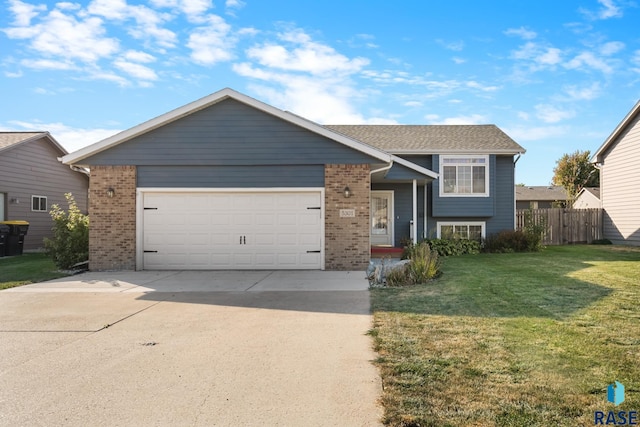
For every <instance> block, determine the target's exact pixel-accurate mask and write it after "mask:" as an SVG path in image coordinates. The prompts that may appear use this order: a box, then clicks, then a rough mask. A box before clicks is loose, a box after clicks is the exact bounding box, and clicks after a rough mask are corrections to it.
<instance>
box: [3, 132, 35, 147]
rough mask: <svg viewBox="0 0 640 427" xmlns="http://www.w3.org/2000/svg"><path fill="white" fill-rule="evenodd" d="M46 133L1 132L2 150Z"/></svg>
mask: <svg viewBox="0 0 640 427" xmlns="http://www.w3.org/2000/svg"><path fill="white" fill-rule="evenodd" d="M44 134H45V133H44V132H0V150H3V149H5V148H8V147H10V146H12V145H15V144H19V143H21V142H23V141H26V140H27V139H30V138H33V137H34V136H38V135H44Z"/></svg>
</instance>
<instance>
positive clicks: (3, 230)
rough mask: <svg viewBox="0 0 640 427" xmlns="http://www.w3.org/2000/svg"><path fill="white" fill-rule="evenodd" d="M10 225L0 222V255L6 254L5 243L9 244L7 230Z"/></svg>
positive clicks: (8, 230)
mask: <svg viewBox="0 0 640 427" xmlns="http://www.w3.org/2000/svg"><path fill="white" fill-rule="evenodd" d="M10 231H11V227H9V226H8V225H6V224H0V257H3V256H5V255H6V254H7V245H8V244H9V232H10Z"/></svg>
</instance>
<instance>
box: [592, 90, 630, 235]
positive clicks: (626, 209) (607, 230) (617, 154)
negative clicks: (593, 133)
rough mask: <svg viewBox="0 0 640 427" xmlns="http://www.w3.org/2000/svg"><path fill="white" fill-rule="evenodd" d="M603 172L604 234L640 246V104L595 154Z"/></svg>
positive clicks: (601, 191)
mask: <svg viewBox="0 0 640 427" xmlns="http://www.w3.org/2000/svg"><path fill="white" fill-rule="evenodd" d="M591 161H592V162H594V163H596V166H597V167H598V168H599V169H600V201H601V203H602V209H603V215H602V217H603V224H602V226H603V234H604V237H605V238H607V239H609V240H611V241H612V242H613V243H624V244H631V245H640V192H639V191H638V188H640V169H639V168H638V163H639V162H640V101H638V103H637V104H636V105H635V106H634V107H633V108H632V109H631V111H630V112H629V114H627V116H626V117H625V118H624V119H623V120H622V122H620V124H619V125H618V126H617V127H616V128H615V129H614V131H613V133H611V135H609V137H608V138H607V139H606V140H605V141H604V143H603V144H602V146H601V147H600V148H598V151H596V153H595V154H594V155H593V157H592V158H591Z"/></svg>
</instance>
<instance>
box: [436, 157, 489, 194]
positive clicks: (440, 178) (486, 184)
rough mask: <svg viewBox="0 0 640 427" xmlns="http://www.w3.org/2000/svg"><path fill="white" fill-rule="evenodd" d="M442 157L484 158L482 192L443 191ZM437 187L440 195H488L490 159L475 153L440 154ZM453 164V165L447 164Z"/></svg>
mask: <svg viewBox="0 0 640 427" xmlns="http://www.w3.org/2000/svg"><path fill="white" fill-rule="evenodd" d="M443 159H485V164H484V166H485V168H484V193H445V192H444V174H443V166H444V162H443ZM439 163H440V167H439V172H440V175H439V178H438V181H439V183H440V184H439V185H438V187H439V189H440V197H489V188H490V183H489V177H490V175H491V174H490V173H489V168H490V159H489V156H488V155H477V154H468V155H467V154H464V155H463V154H441V155H440V158H439ZM447 166H453V165H447Z"/></svg>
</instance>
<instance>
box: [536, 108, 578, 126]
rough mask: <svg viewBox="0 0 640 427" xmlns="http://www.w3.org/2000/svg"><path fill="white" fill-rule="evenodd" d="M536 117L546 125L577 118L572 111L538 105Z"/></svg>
mask: <svg viewBox="0 0 640 427" xmlns="http://www.w3.org/2000/svg"><path fill="white" fill-rule="evenodd" d="M535 110H536V117H537V118H539V119H540V120H542V121H543V122H545V123H557V122H560V121H563V120H567V119H571V118H573V117H575V115H576V113H575V112H574V111H571V110H560V109H559V108H556V107H554V106H552V105H548V104H538V105H536V106H535Z"/></svg>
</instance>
